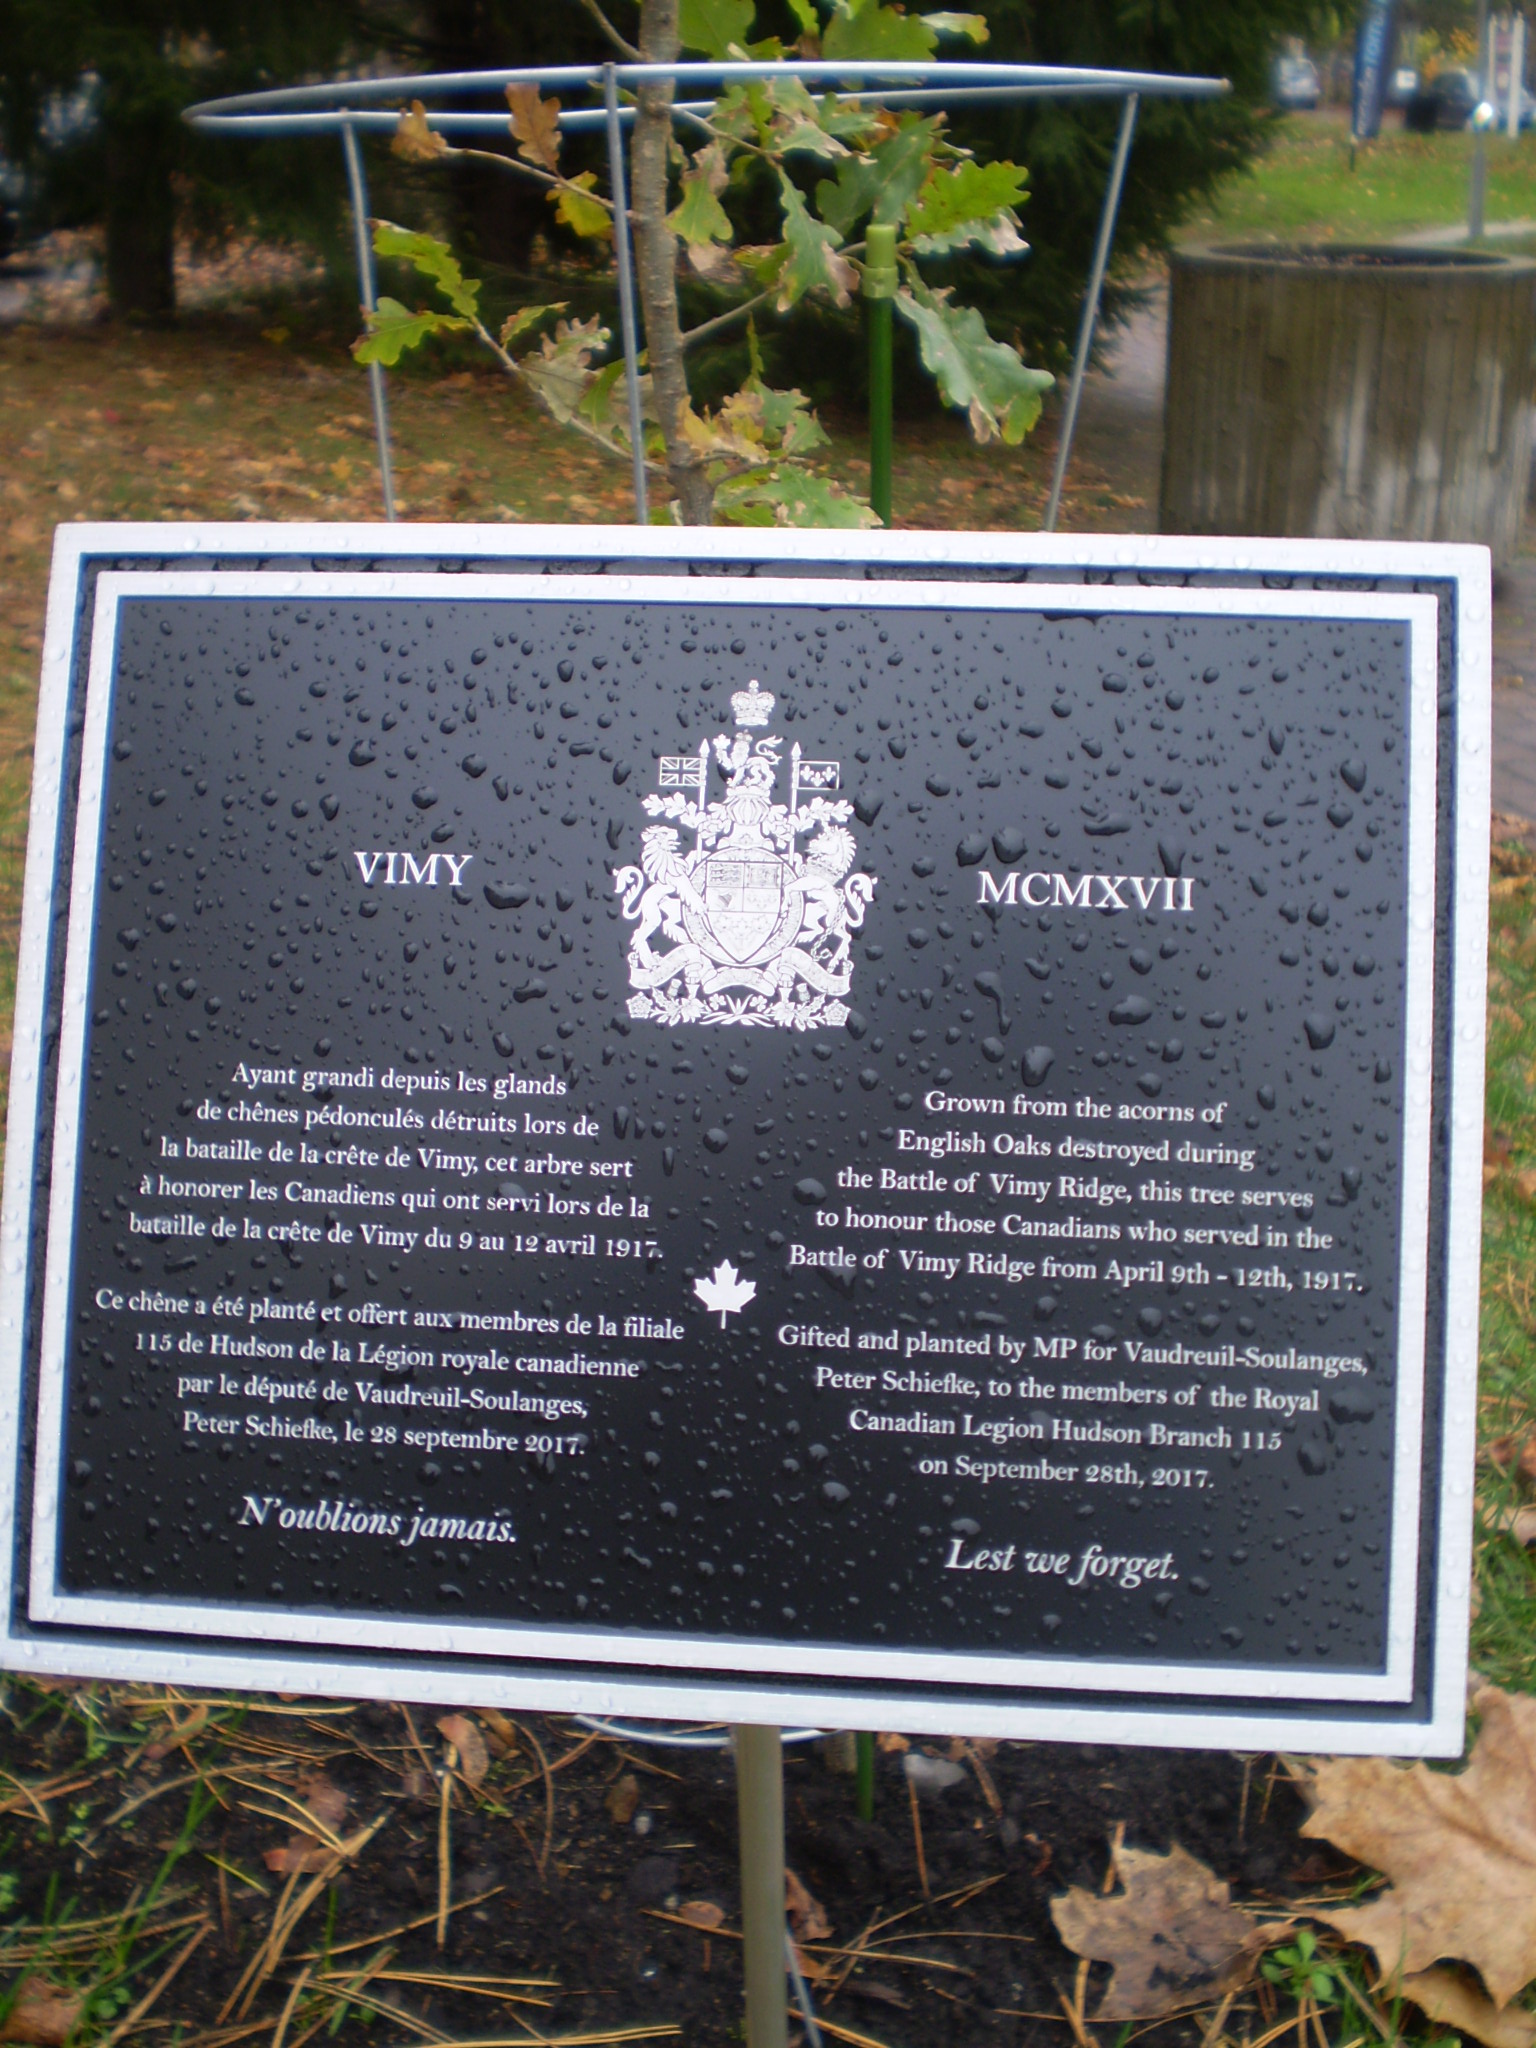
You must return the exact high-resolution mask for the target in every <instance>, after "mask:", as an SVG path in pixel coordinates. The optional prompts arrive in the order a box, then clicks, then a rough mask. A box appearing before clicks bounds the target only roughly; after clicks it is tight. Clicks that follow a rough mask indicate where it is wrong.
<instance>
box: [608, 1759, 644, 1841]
mask: <svg viewBox="0 0 1536 2048" xmlns="http://www.w3.org/2000/svg"><path fill="white" fill-rule="evenodd" d="M639 1804H640V1780H639V1779H638V1778H637V1777H636V1776H635V1774H634V1772H633V1771H626V1772H625V1773H624V1775H623V1777H622V1778H620V1779H618V1780H617V1781H616V1782H615V1783H614V1784H612V1785H610V1786H609V1787H608V1796H607V1797H606V1798H605V1799H604V1801H603V1805H604V1806H605V1807H606V1808H607V1809H608V1818H609V1819H610V1820H611V1821H612V1822H614V1824H615V1825H616V1826H618V1827H621V1828H627V1827H628V1826H629V1824H630V1822H631V1821H632V1820H633V1819H634V1817H635V1809H636V1807H637V1806H638V1805H639Z"/></svg>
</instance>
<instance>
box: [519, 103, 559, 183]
mask: <svg viewBox="0 0 1536 2048" xmlns="http://www.w3.org/2000/svg"><path fill="white" fill-rule="evenodd" d="M507 105H508V106H509V107H510V108H511V109H512V133H513V134H514V135H515V136H516V137H517V153H518V155H519V156H520V157H525V158H526V159H527V161H528V162H529V163H531V164H538V165H540V166H541V168H542V169H544V170H546V171H558V170H559V168H560V102H559V101H558V100H545V99H540V97H539V89H538V87H537V86H536V85H509V86H508V87H507Z"/></svg>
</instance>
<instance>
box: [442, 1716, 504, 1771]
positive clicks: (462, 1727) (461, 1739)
mask: <svg viewBox="0 0 1536 2048" xmlns="http://www.w3.org/2000/svg"><path fill="white" fill-rule="evenodd" d="M437 1732H438V1734H439V1735H441V1736H442V1738H443V1740H444V1741H445V1742H451V1743H452V1744H453V1746H454V1748H455V1749H456V1750H457V1751H458V1753H459V1770H460V1772H461V1774H462V1775H463V1777H464V1778H465V1779H466V1780H467V1781H468V1782H469V1783H470V1784H471V1785H478V1784H479V1783H480V1781H481V1779H482V1778H483V1777H484V1776H485V1774H486V1772H487V1771H488V1770H489V1769H490V1768H491V1756H490V1751H489V1750H488V1749H487V1748H486V1746H485V1737H484V1736H483V1735H482V1734H481V1733H480V1730H479V1727H478V1726H477V1724H476V1723H475V1722H473V1721H471V1720H470V1718H469V1716H468V1715H467V1714H444V1715H443V1716H442V1717H441V1719H440V1720H439V1721H438V1724H437Z"/></svg>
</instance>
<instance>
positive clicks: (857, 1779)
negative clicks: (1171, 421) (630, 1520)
mask: <svg viewBox="0 0 1536 2048" xmlns="http://www.w3.org/2000/svg"><path fill="white" fill-rule="evenodd" d="M886 504H887V505H889V504H890V499H889V498H887V499H886ZM853 1740H854V1780H853V1798H854V1805H855V1807H856V1808H857V1810H858V1815H859V1819H860V1820H873V1819H874V1817H875V1738H874V1736H873V1734H872V1733H871V1732H870V1730H869V1729H867V1728H861V1729H860V1730H859V1732H858V1734H857V1735H856V1736H855V1737H854V1738H853Z"/></svg>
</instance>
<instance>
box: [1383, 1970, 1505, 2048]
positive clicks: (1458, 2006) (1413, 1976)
mask: <svg viewBox="0 0 1536 2048" xmlns="http://www.w3.org/2000/svg"><path fill="white" fill-rule="evenodd" d="M1393 1988H1394V1989H1396V1988H1397V1987H1396V1986H1394V1987H1393ZM1402 1993H1403V1996H1404V1997H1405V1998H1408V1999H1411V2000H1412V2001H1413V2003H1414V2004H1415V2005H1416V2006H1417V2007H1418V2008H1419V2010H1420V2012H1422V2013H1423V2014H1424V2015H1425V2017H1426V2018H1427V2019H1432V2020H1438V2021H1439V2022H1440V2024H1441V2025H1442V2026H1445V2027H1454V2028H1455V2029H1456V2030H1457V2032H1458V2033H1462V2034H1470V2035H1471V2036H1472V2038H1473V2039H1474V2040H1475V2041H1481V2042H1483V2043H1484V2048H1536V2013H1529V2012H1526V2011H1525V2009H1524V2008H1523V2007H1522V2006H1518V2005H1513V2006H1511V2005H1495V2004H1494V2002H1493V2000H1492V1999H1491V1998H1490V1997H1489V1996H1488V1994H1487V1992H1486V1991H1484V1990H1482V1989H1481V1987H1480V1986H1478V1985H1477V1984H1474V1983H1473V1982H1472V1980H1471V1979H1470V1978H1469V1977H1463V1976H1462V1975H1461V1973H1460V1972H1459V1971H1457V1970H1418V1971H1413V1972H1410V1974H1409V1975H1408V1976H1406V1977H1405V1978H1404V1979H1403V1982H1402Z"/></svg>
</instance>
